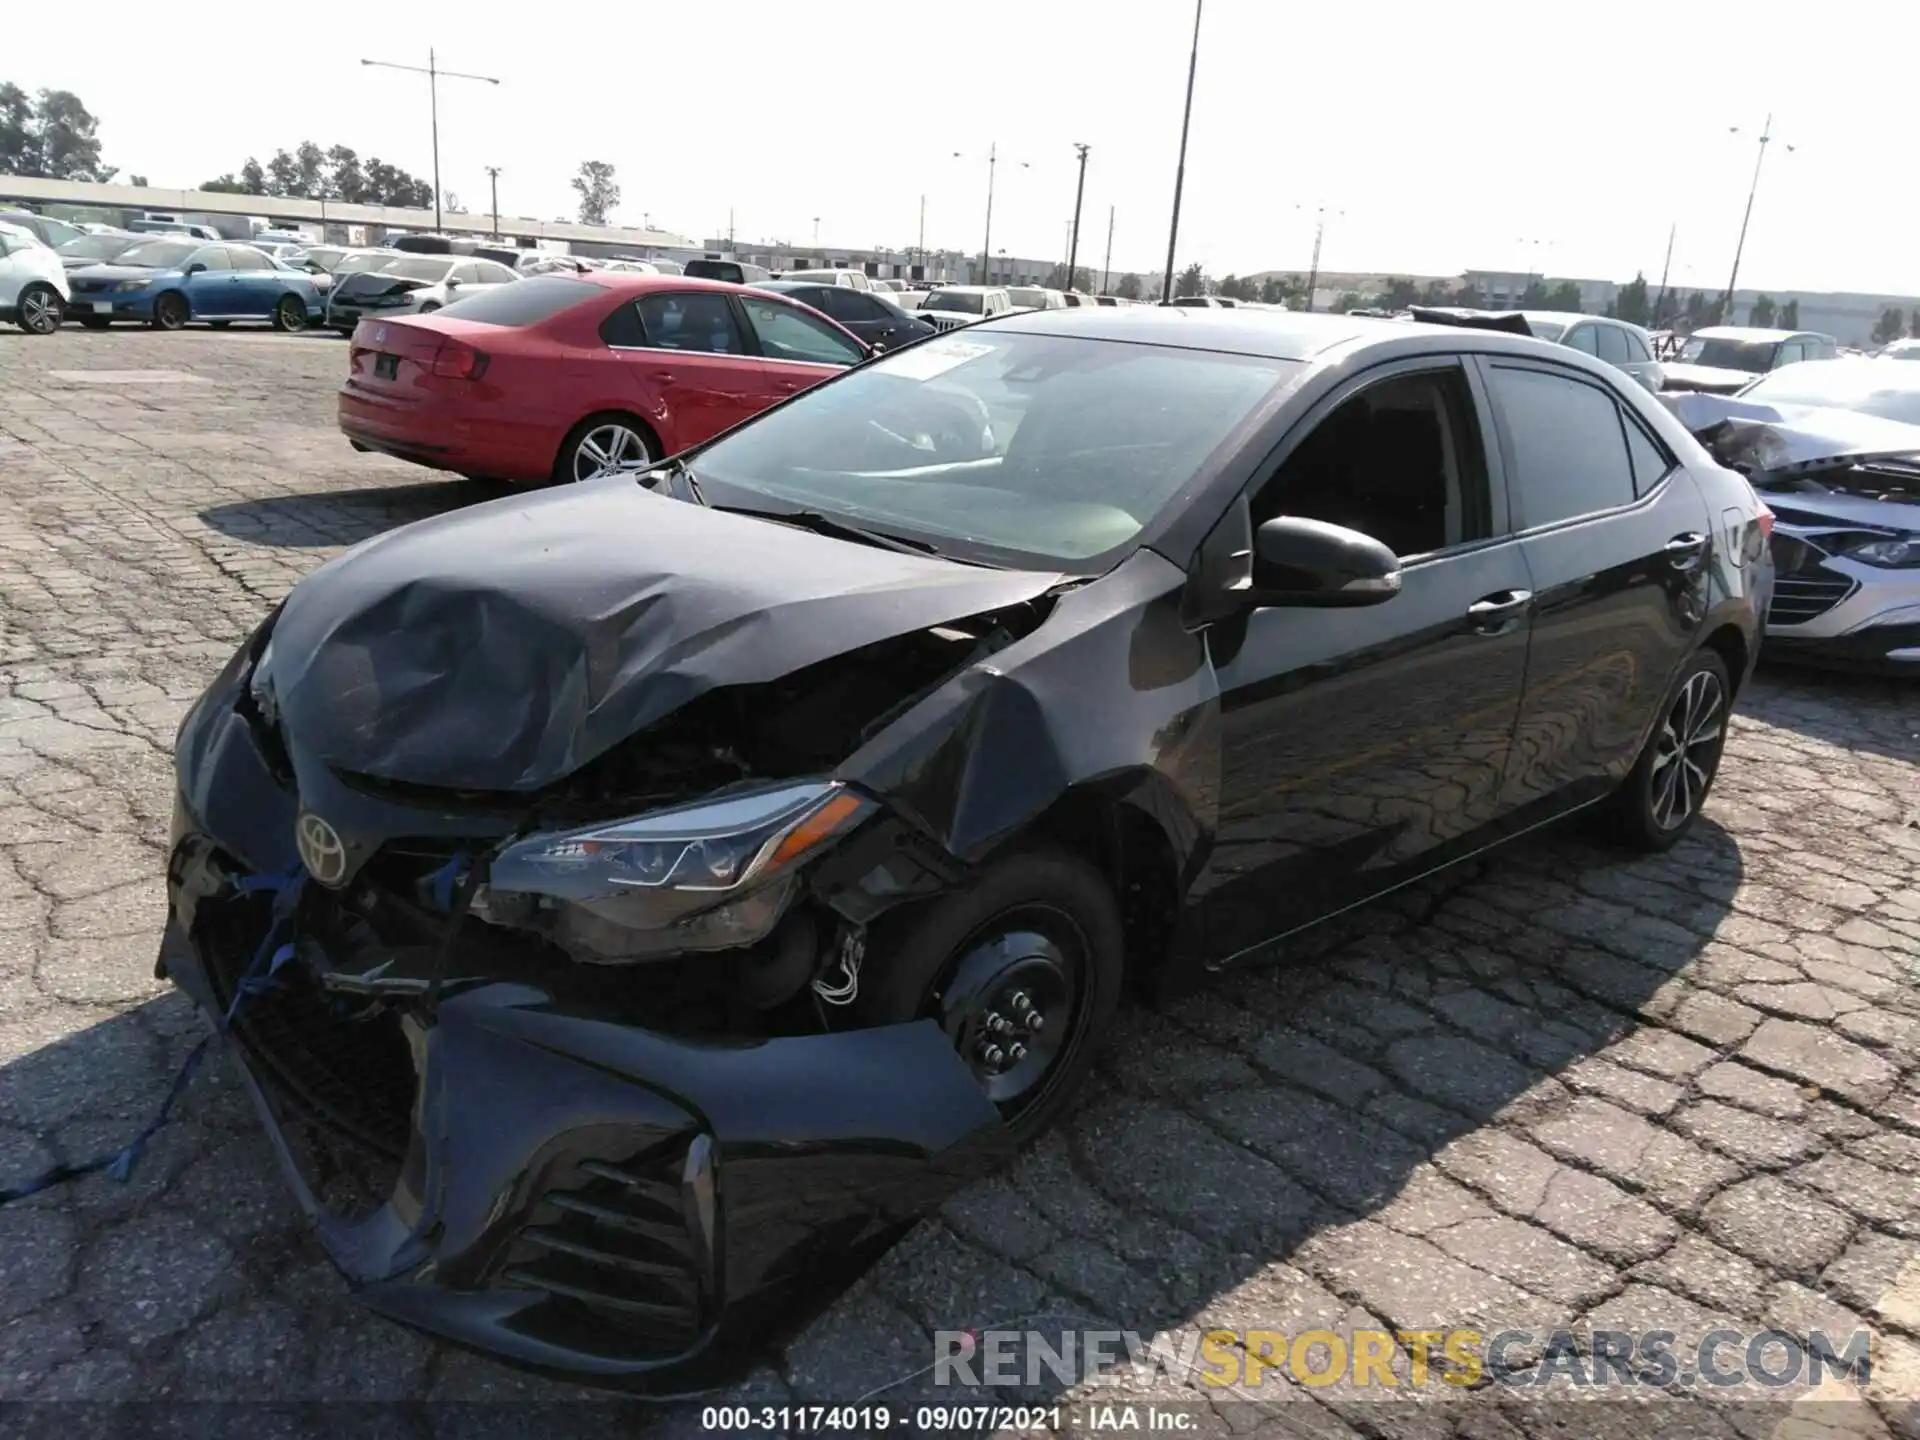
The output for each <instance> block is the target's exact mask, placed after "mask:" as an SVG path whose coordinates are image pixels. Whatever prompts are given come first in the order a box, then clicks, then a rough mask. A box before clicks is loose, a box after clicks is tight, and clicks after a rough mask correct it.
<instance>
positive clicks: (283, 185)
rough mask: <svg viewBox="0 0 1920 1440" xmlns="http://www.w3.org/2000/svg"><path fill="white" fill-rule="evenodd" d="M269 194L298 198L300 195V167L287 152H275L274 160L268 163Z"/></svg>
mask: <svg viewBox="0 0 1920 1440" xmlns="http://www.w3.org/2000/svg"><path fill="white" fill-rule="evenodd" d="M267 193H268V194H269V195H296V196H297V195H299V193H300V166H299V164H298V162H296V161H295V160H294V158H293V156H291V155H289V154H288V153H287V152H286V151H285V150H276V151H274V152H273V158H272V159H271V160H269V161H268V162H267Z"/></svg>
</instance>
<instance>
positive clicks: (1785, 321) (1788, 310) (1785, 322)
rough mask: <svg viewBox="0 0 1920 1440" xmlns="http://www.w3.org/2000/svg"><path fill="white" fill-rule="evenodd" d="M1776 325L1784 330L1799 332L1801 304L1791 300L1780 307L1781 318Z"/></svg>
mask: <svg viewBox="0 0 1920 1440" xmlns="http://www.w3.org/2000/svg"><path fill="white" fill-rule="evenodd" d="M1774 323H1775V324H1777V325H1778V326H1779V327H1780V328H1781V329H1782V330H1798V329H1799V328H1800V302H1799V301H1798V300H1789V301H1787V303H1786V304H1784V305H1782V306H1781V307H1780V318H1779V319H1778V320H1777V321H1775V322H1774Z"/></svg>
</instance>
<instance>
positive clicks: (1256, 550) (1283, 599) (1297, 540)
mask: <svg viewBox="0 0 1920 1440" xmlns="http://www.w3.org/2000/svg"><path fill="white" fill-rule="evenodd" d="M1252 589H1253V595H1254V598H1255V600H1256V601H1257V603H1259V604H1262V605H1301V606H1329V607H1330V606H1347V605H1378V604H1379V603H1380V602H1381V601H1383V600H1391V599H1392V598H1393V597H1394V596H1395V595H1398V594H1399V593H1400V561H1399V558H1398V557H1397V556H1395V555H1394V553H1393V551H1391V550H1389V549H1388V548H1387V547H1386V546H1385V545H1382V544H1381V543H1380V542H1379V541H1378V540H1376V539H1374V538H1373V537H1372V536H1371V535H1363V534H1361V533H1360V532H1359V531H1358V530H1349V529H1347V528H1345V527H1344V526H1341V525H1329V524H1327V523H1326V522H1325V521H1324V520H1307V519H1304V518H1302V517H1300V516H1297V515H1281V516H1278V517H1276V518H1275V519H1272V520H1269V521H1267V522H1266V523H1265V524H1264V525H1262V526H1261V527H1260V528H1259V529H1258V530H1256V531H1255V532H1254V536H1253V586H1252Z"/></svg>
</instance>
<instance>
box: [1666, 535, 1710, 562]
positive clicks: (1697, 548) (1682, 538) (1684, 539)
mask: <svg viewBox="0 0 1920 1440" xmlns="http://www.w3.org/2000/svg"><path fill="white" fill-rule="evenodd" d="M1662 548H1663V550H1664V552H1665V554H1666V557H1667V563H1668V564H1669V565H1671V566H1673V568H1674V569H1676V570H1691V569H1693V568H1694V567H1695V566H1697V565H1699V563H1700V562H1701V560H1703V559H1704V558H1706V553H1707V537H1706V536H1704V535H1702V534H1701V533H1700V532H1699V531H1697V530H1689V531H1687V532H1686V533H1685V534H1683V535H1676V536H1674V537H1673V539H1671V540H1669V541H1667V543H1666V545H1665V546H1664V547H1662Z"/></svg>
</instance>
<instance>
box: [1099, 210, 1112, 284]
mask: <svg viewBox="0 0 1920 1440" xmlns="http://www.w3.org/2000/svg"><path fill="white" fill-rule="evenodd" d="M1112 279H1113V206H1111V205H1109V206H1108V207H1107V258H1106V261H1105V262H1104V263H1103V264H1102V265H1101V266H1100V293H1101V294H1102V295H1105V294H1108V293H1109V291H1110V289H1111V286H1110V284H1109V282H1110V281H1111V280H1112Z"/></svg>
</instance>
